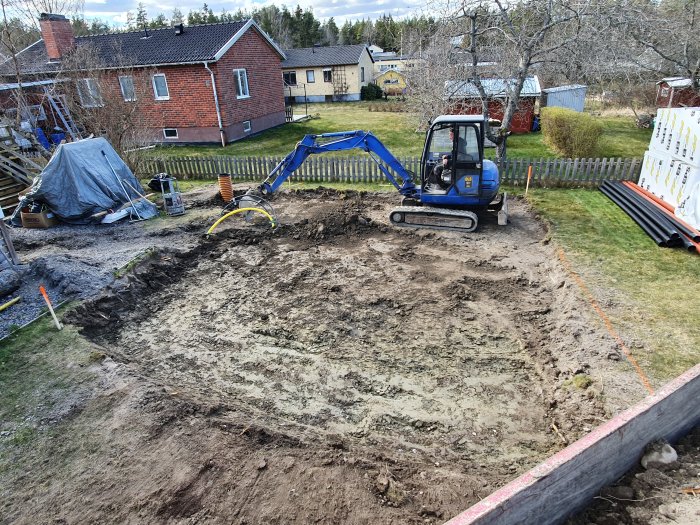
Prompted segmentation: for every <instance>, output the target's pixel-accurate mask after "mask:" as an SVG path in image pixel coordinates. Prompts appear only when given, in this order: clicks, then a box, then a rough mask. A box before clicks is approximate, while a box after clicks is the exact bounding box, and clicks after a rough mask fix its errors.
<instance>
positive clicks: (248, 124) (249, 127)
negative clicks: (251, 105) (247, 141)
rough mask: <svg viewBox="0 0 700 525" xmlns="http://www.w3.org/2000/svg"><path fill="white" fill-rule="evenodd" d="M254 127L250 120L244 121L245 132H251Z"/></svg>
mask: <svg viewBox="0 0 700 525" xmlns="http://www.w3.org/2000/svg"><path fill="white" fill-rule="evenodd" d="M252 129H253V126H251V124H250V120H244V121H243V133H250V131H251V130H252Z"/></svg>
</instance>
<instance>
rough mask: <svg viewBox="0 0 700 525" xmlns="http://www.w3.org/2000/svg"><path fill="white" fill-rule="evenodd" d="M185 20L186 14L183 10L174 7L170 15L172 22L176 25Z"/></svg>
mask: <svg viewBox="0 0 700 525" xmlns="http://www.w3.org/2000/svg"><path fill="white" fill-rule="evenodd" d="M184 22H185V16H184V15H183V14H182V11H180V8H179V7H176V8H175V9H173V14H172V16H171V17H170V23H171V24H172V25H174V26H176V25H178V24H183V23H184Z"/></svg>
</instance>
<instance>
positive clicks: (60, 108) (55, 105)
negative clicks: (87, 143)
mask: <svg viewBox="0 0 700 525" xmlns="http://www.w3.org/2000/svg"><path fill="white" fill-rule="evenodd" d="M44 94H45V95H46V99H47V100H48V101H49V105H50V106H51V109H52V110H53V113H54V118H57V120H59V121H60V122H61V124H63V129H64V130H65V131H66V133H68V134H69V135H70V136H71V138H72V139H73V140H80V139H81V138H82V137H81V136H80V131H78V127H77V126H76V125H75V122H73V119H72V118H71V116H70V111H69V110H68V106H66V103H65V100H64V97H63V95H52V94H51V92H50V91H49V90H48V89H46V88H44Z"/></svg>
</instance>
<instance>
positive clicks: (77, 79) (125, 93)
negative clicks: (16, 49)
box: [54, 44, 153, 172]
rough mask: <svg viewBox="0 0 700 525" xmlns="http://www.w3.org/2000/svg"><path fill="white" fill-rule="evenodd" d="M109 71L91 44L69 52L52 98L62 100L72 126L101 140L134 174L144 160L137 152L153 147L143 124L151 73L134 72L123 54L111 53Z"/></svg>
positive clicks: (140, 69)
mask: <svg viewBox="0 0 700 525" xmlns="http://www.w3.org/2000/svg"><path fill="white" fill-rule="evenodd" d="M110 55H111V56H110V64H109V66H110V68H106V67H105V64H104V62H103V60H102V59H101V58H100V54H99V53H98V52H97V50H96V49H95V48H94V47H93V46H92V45H89V44H84V45H80V46H78V47H76V48H75V49H73V50H72V51H71V52H70V53H69V54H68V55H66V56H65V57H64V58H63V59H62V61H61V71H60V72H59V73H58V75H57V78H61V79H65V81H63V82H60V83H58V84H56V85H55V86H54V90H55V93H54V95H62V96H64V97H65V101H66V104H67V106H68V109H69V111H70V113H71V116H72V118H73V120H74V122H75V123H76V125H77V126H78V127H79V128H80V129H82V130H84V132H85V134H93V135H97V136H102V137H105V138H106V139H107V140H108V141H109V142H110V144H111V145H112V147H114V149H115V150H116V151H117V152H118V153H119V154H120V155H121V156H122V158H124V160H125V162H126V163H127V164H128V165H129V167H130V168H131V169H132V171H135V172H136V171H137V170H138V168H139V163H140V162H141V161H142V160H143V159H142V155H141V154H140V152H139V148H140V147H141V146H144V145H146V144H149V143H151V142H152V138H153V137H152V136H151V135H150V134H149V130H148V129H147V128H146V122H145V121H144V117H143V115H144V105H143V102H144V101H145V100H147V95H148V93H149V89H150V86H151V75H152V74H153V71H152V70H151V69H150V68H133V67H131V66H130V64H131V63H133V61H132V60H130V58H129V57H128V56H126V55H124V54H123V53H122V51H121V49H118V48H115V49H114V50H112V51H111V52H110Z"/></svg>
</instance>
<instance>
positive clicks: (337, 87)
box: [331, 66, 348, 95]
mask: <svg viewBox="0 0 700 525" xmlns="http://www.w3.org/2000/svg"><path fill="white" fill-rule="evenodd" d="M331 75H332V76H331V78H332V80H333V94H334V95H345V94H346V93H347V92H348V84H347V82H346V81H345V66H334V67H333V72H332V73H331Z"/></svg>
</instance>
